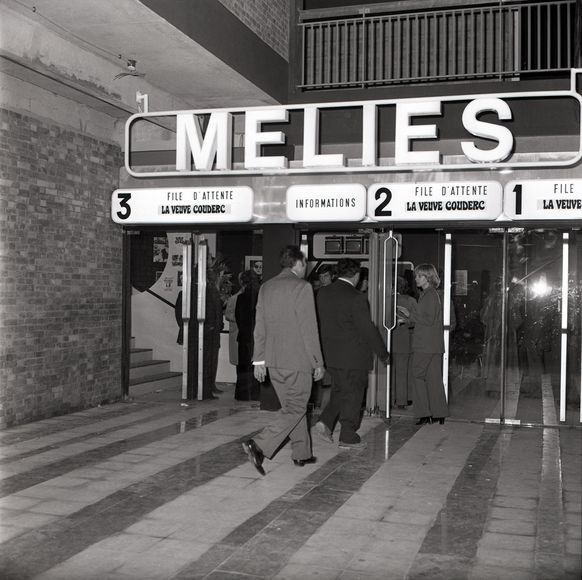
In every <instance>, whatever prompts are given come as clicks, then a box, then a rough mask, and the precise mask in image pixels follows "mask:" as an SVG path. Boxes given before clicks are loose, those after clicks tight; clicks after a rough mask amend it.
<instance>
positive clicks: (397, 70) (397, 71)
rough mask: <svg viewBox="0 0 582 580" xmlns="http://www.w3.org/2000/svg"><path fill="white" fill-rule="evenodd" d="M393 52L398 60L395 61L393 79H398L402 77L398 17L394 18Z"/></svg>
mask: <svg viewBox="0 0 582 580" xmlns="http://www.w3.org/2000/svg"><path fill="white" fill-rule="evenodd" d="M394 52H395V53H396V54H397V55H398V60H396V61H395V63H394V64H395V65H396V66H395V72H394V77H395V78H396V79H400V78H401V77H402V20H401V18H400V16H397V17H396V30H395V42H394Z"/></svg>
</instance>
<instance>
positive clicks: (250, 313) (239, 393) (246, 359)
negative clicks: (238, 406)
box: [234, 270, 261, 401]
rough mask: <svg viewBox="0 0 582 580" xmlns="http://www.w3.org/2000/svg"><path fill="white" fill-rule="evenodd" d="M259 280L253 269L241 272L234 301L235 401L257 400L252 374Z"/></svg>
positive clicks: (256, 385) (257, 394)
mask: <svg viewBox="0 0 582 580" xmlns="http://www.w3.org/2000/svg"><path fill="white" fill-rule="evenodd" d="M260 285H261V281H260V279H259V277H258V276H257V274H256V273H255V272H254V271H253V270H245V271H244V272H243V273H242V274H241V286H242V288H243V291H242V293H241V294H240V296H239V297H238V299H237V301H236V307H235V320H236V325H237V328H238V335H237V341H238V364H237V367H236V387H235V390H234V398H235V399H236V400H237V401H258V400H259V391H260V385H259V383H258V381H257V379H255V377H254V374H253V363H252V360H253V331H254V328H255V315H256V307H257V297H258V294H259V288H260Z"/></svg>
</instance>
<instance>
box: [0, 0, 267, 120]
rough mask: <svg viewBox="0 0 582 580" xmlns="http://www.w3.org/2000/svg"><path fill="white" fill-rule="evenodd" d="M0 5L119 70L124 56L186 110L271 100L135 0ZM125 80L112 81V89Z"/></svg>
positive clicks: (12, 0) (29, 0)
mask: <svg viewBox="0 0 582 580" xmlns="http://www.w3.org/2000/svg"><path fill="white" fill-rule="evenodd" d="M192 1H195V0H192ZM2 3H5V4H6V5H8V6H9V7H10V8H11V9H13V10H17V11H19V12H21V13H23V14H25V15H27V16H28V17H29V18H32V19H35V20H37V21H38V22H39V23H40V24H42V25H43V26H47V27H48V28H51V29H52V30H53V31H54V32H56V33H58V34H59V35H60V36H62V37H63V38H65V39H66V40H68V41H70V42H72V43H74V44H76V45H78V46H80V47H82V48H84V49H86V50H89V51H91V52H93V53H94V54H96V55H99V56H100V57H103V58H105V59H107V60H108V61H110V62H111V63H115V65H117V66H118V67H119V71H118V72H119V73H121V72H124V71H125V70H126V61H127V60H128V59H134V60H136V61H137V70H138V72H141V73H145V77H144V80H147V82H148V83H150V84H152V85H154V86H156V87H158V88H159V89H161V90H163V91H165V92H166V93H169V94H171V95H173V96H174V97H176V98H177V99H180V100H181V101H183V102H185V103H187V104H188V105H189V106H190V107H192V108H207V107H209V108H210V107H228V106H233V105H237V106H253V105H263V104H276V101H275V100H274V99H273V98H272V97H271V96H270V95H268V94H267V93H266V92H264V91H263V90H261V89H260V88H258V87H257V86H256V85H254V84H253V83H252V82H250V81H249V80H248V79H246V78H244V77H243V76H242V75H240V74H239V73H237V72H236V71H235V70H233V69H232V68H230V67H229V66H227V65H226V64H225V63H224V62H223V61H221V60H220V59H218V58H216V57H215V56H214V55H212V54H211V53H210V52H208V51H207V50H206V49H205V48H203V47H202V46H201V45H199V44H197V43H196V42H195V41H194V40H192V39H191V38H189V37H188V36H186V35H185V34H183V33H182V32H180V31H179V30H177V29H176V28H175V27H173V26H172V25H170V24H169V23H168V22H167V21H166V20H164V19H163V18H162V17H160V16H159V15H157V14H156V13H155V12H153V11H151V10H150V9H148V8H146V7H145V6H144V5H143V4H141V3H140V2H139V1H138V0H97V1H95V0H2ZM120 55H121V58H119V56H120ZM126 80H127V79H125V80H124V79H123V78H121V79H118V80H116V81H113V82H112V84H111V85H110V86H111V88H112V90H113V91H115V88H116V84H117V86H121V85H122V83H124V82H126Z"/></svg>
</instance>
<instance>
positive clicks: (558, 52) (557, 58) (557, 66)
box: [556, 4, 565, 69]
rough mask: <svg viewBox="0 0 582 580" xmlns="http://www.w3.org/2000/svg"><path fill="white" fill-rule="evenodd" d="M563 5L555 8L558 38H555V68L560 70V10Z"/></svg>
mask: <svg viewBox="0 0 582 580" xmlns="http://www.w3.org/2000/svg"><path fill="white" fill-rule="evenodd" d="M564 6H565V4H561V5H558V6H556V23H557V25H558V37H557V38H556V68H557V69H561V68H562V27H561V26H560V21H561V20H562V10H561V8H563V7H564Z"/></svg>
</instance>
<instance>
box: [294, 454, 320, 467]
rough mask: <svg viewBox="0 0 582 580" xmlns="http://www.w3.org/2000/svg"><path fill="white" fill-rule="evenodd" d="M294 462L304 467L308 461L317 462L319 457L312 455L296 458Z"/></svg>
mask: <svg viewBox="0 0 582 580" xmlns="http://www.w3.org/2000/svg"><path fill="white" fill-rule="evenodd" d="M293 463H295V465H297V466H298V467H303V466H304V465H307V464H308V463H317V457H313V456H311V457H309V458H308V459H294V460H293Z"/></svg>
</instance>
